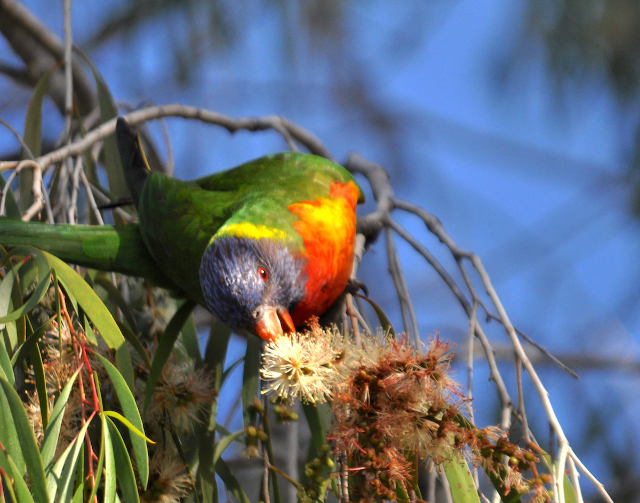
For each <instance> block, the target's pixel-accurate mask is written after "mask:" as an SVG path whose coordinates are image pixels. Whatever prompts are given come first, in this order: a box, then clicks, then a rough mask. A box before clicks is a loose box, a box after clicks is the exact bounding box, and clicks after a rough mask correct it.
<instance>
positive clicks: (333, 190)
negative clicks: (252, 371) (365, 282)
mask: <svg viewBox="0 0 640 503" xmlns="http://www.w3.org/2000/svg"><path fill="white" fill-rule="evenodd" d="M116 138H117V140H118V147H119V150H120V157H121V159H122V164H123V167H124V171H125V178H126V180H127V185H128V187H129V191H130V192H131V195H132V197H133V201H134V203H135V205H136V208H137V210H138V217H139V224H138V225H128V226H123V227H107V228H105V227H106V226H101V227H95V226H70V225H56V226H47V225H45V224H39V223H27V222H14V223H11V224H7V222H9V221H8V220H3V221H0V244H2V245H4V246H17V245H21V244H32V245H35V246H40V245H39V242H38V238H37V236H38V235H44V234H46V233H48V235H49V236H53V235H55V234H54V233H56V232H57V235H58V236H59V239H55V240H47V247H46V248H45V249H47V250H48V251H50V252H51V253H53V254H56V255H58V256H59V257H60V258H62V259H63V260H67V261H70V262H75V263H78V264H80V265H85V266H89V267H94V268H97V269H109V270H115V271H118V272H123V273H125V274H134V275H142V276H152V277H155V278H156V279H160V282H161V283H164V284H167V283H172V284H173V285H174V286H175V287H177V288H179V289H180V290H182V291H183V292H184V293H185V294H186V295H187V296H189V297H191V298H193V299H195V300H196V301H198V302H199V303H201V304H202V305H204V306H206V307H207V308H208V309H209V310H210V311H211V312H212V313H213V314H214V315H216V316H217V317H218V318H219V319H220V320H221V321H222V322H223V323H225V324H226V325H228V326H229V327H230V328H232V329H245V330H248V331H250V332H253V333H255V334H256V335H258V336H260V337H261V338H263V339H265V340H267V341H269V340H272V339H274V338H275V337H277V336H278V335H281V334H283V333H284V332H292V331H294V330H295V326H299V325H302V324H304V322H305V321H307V320H308V319H309V317H311V316H313V315H316V316H319V315H321V314H322V313H324V312H325V311H326V310H327V309H328V308H329V307H330V306H331V304H332V303H333V302H334V301H335V300H336V299H337V298H338V297H339V296H340V295H341V294H342V293H343V291H344V290H345V287H346V285H347V282H348V280H349V276H350V273H351V268H352V262H353V253H354V244H355V229H356V215H355V207H356V204H357V203H359V202H363V201H364V195H363V193H362V190H361V189H360V187H359V186H358V184H357V183H356V181H355V180H354V178H353V176H352V175H351V174H350V173H349V172H348V171H346V170H345V169H344V168H342V167H341V166H338V165H336V164H334V163H332V162H330V161H328V160H326V159H324V158H322V157H318V156H314V155H309V154H299V153H293V152H287V153H281V154H274V155H268V156H265V157H261V158H259V159H256V160H254V161H251V162H248V163H246V164H243V165H241V166H238V167H236V168H233V169H230V170H227V171H223V172H219V173H215V174H213V175H209V176H206V177H204V178H200V179H197V180H194V181H181V180H176V179H174V178H170V177H167V176H165V175H163V174H160V173H157V172H151V171H150V170H149V168H148V165H147V162H146V159H145V156H144V152H143V150H142V148H141V146H140V141H139V138H138V135H137V133H136V132H135V131H134V130H133V129H132V128H131V126H130V125H129V124H128V123H127V122H126V120H125V119H123V118H119V119H118V122H117V126H116ZM43 227H47V229H46V230H44V229H43ZM92 233H93V234H92ZM100 233H102V234H101V237H98V234H100ZM17 235H20V236H21V237H19V238H18V237H16V236H17ZM141 242H142V243H141ZM41 247H42V246H41ZM148 255H150V256H151V260H149V257H148ZM150 261H151V265H149V262H150ZM154 266H155V268H156V269H158V268H159V269H160V271H161V272H160V273H158V271H157V270H156V271H154V270H153V269H154ZM167 278H168V281H167Z"/></svg>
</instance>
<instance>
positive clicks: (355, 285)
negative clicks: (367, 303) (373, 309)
mask: <svg viewBox="0 0 640 503" xmlns="http://www.w3.org/2000/svg"><path fill="white" fill-rule="evenodd" d="M344 291H345V293H351V294H354V293H358V292H360V291H362V293H364V295H365V297H368V296H369V289H368V288H367V285H365V284H364V283H363V282H362V281H358V280H357V279H355V278H351V279H350V280H349V281H347V287H346V288H345V289H344Z"/></svg>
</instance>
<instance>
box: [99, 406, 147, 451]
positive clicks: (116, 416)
mask: <svg viewBox="0 0 640 503" xmlns="http://www.w3.org/2000/svg"><path fill="white" fill-rule="evenodd" d="M103 413H104V414H105V415H107V416H109V417H110V418H111V417H112V418H114V419H117V420H118V421H120V422H121V423H122V424H123V425H125V426H126V427H127V428H128V429H129V431H130V432H131V433H133V434H135V435H138V436H139V437H140V438H143V439H144V440H145V442H149V443H150V444H155V442H154V441H153V440H151V439H150V438H149V437H147V436H145V434H144V433H142V432H141V431H140V430H139V429H138V428H136V427H135V426H133V424H131V422H130V421H129V420H128V419H127V418H126V417H124V416H123V415H122V414H120V413H118V412H115V411H113V410H105V411H103Z"/></svg>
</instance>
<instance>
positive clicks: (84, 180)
mask: <svg viewBox="0 0 640 503" xmlns="http://www.w3.org/2000/svg"><path fill="white" fill-rule="evenodd" d="M80 179H81V180H82V184H83V185H84V190H85V192H86V194H87V199H88V200H89V206H90V207H91V210H92V211H93V214H94V215H95V217H96V221H97V222H98V224H99V225H104V220H103V218H102V213H100V210H99V209H98V205H97V204H96V200H95V198H94V197H93V190H91V184H90V183H89V180H87V175H86V174H85V172H84V170H81V171H80Z"/></svg>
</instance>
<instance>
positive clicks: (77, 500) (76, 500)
mask: <svg viewBox="0 0 640 503" xmlns="http://www.w3.org/2000/svg"><path fill="white" fill-rule="evenodd" d="M83 497H84V481H82V482H80V483H79V484H77V488H76V492H75V494H74V495H73V500H72V501H71V503H82V500H83Z"/></svg>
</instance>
